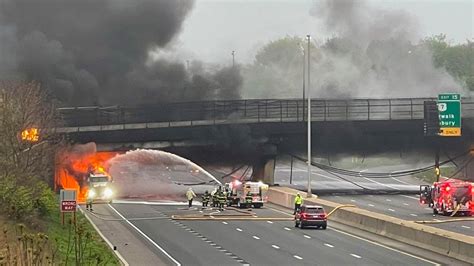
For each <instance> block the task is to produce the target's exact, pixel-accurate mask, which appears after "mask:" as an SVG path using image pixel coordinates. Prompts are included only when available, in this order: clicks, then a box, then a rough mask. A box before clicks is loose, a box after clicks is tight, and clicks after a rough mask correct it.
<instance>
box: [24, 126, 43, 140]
mask: <svg viewBox="0 0 474 266" xmlns="http://www.w3.org/2000/svg"><path fill="white" fill-rule="evenodd" d="M21 140H25V141H30V142H38V141H39V129H37V128H27V129H25V130H23V131H22V132H21Z"/></svg>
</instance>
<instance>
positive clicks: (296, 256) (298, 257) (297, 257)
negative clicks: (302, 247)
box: [293, 255, 303, 260]
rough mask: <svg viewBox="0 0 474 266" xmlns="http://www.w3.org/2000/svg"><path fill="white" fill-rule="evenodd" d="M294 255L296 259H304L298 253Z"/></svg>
mask: <svg viewBox="0 0 474 266" xmlns="http://www.w3.org/2000/svg"><path fill="white" fill-rule="evenodd" d="M293 257H294V258H295V259H299V260H302V259H303V258H302V257H300V256H298V255H293Z"/></svg>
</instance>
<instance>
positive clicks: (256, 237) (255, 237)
mask: <svg viewBox="0 0 474 266" xmlns="http://www.w3.org/2000/svg"><path fill="white" fill-rule="evenodd" d="M252 237H253V238H254V239H257V240H259V239H260V237H258V236H252Z"/></svg>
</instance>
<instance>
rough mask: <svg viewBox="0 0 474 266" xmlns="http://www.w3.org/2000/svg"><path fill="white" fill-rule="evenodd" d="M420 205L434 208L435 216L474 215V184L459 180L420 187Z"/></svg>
mask: <svg viewBox="0 0 474 266" xmlns="http://www.w3.org/2000/svg"><path fill="white" fill-rule="evenodd" d="M420 203H421V204H428V206H429V207H431V208H433V214H438V213H440V214H443V215H451V214H452V213H453V212H456V213H464V214H466V215H472V214H473V213H474V184H473V183H470V182H466V181H462V180H457V179H448V180H446V181H440V182H435V183H433V185H432V186H429V185H421V186H420Z"/></svg>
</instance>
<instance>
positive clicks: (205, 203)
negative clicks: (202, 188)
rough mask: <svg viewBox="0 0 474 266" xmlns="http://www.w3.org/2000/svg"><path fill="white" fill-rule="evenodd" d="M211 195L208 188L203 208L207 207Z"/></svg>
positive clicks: (203, 199)
mask: <svg viewBox="0 0 474 266" xmlns="http://www.w3.org/2000/svg"><path fill="white" fill-rule="evenodd" d="M210 197H211V195H210V194H209V192H208V191H207V190H206V192H204V195H203V196H202V207H203V208H207V204H208V203H209V199H210Z"/></svg>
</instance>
